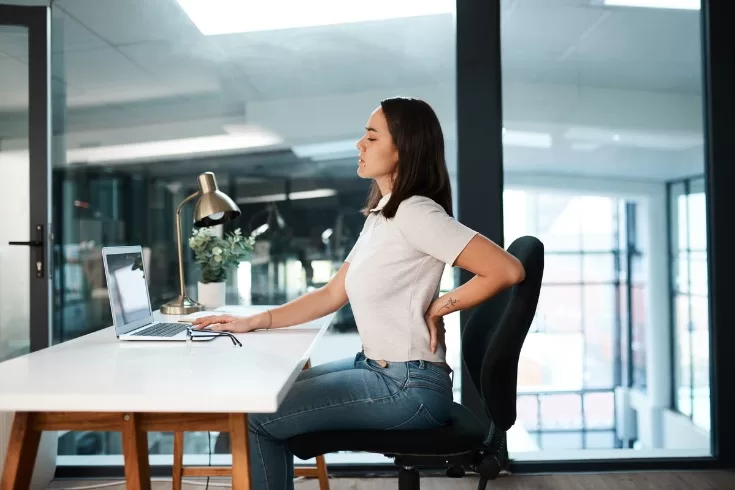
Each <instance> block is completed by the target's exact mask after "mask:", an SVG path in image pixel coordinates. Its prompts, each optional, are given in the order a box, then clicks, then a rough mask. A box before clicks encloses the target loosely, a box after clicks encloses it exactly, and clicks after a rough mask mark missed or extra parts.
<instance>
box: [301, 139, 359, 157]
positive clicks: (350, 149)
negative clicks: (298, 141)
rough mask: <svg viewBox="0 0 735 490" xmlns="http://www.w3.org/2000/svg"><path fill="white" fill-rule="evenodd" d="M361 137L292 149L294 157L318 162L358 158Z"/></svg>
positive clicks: (310, 144)
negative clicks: (358, 143) (358, 144)
mask: <svg viewBox="0 0 735 490" xmlns="http://www.w3.org/2000/svg"><path fill="white" fill-rule="evenodd" d="M359 139H360V138H359V137H355V138H353V139H349V140H340V141H330V142H327V143H309V144H305V145H296V146H293V147H291V151H293V153H294V155H296V156H297V157H299V158H310V159H312V160H314V161H316V162H318V161H323V160H337V159H339V158H349V157H354V158H357V153H358V150H357V146H356V145H357V142H358V141H359Z"/></svg>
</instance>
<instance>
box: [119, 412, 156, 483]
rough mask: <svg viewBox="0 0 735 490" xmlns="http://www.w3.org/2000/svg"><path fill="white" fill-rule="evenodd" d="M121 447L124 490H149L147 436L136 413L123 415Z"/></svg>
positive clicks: (149, 475)
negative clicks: (123, 459) (123, 466)
mask: <svg viewBox="0 0 735 490" xmlns="http://www.w3.org/2000/svg"><path fill="white" fill-rule="evenodd" d="M122 446H123V456H124V458H125V489H126V490H151V469H150V465H149V463H148V434H147V433H146V432H145V431H143V429H142V428H141V426H140V415H139V414H137V413H126V414H125V415H123V423H122Z"/></svg>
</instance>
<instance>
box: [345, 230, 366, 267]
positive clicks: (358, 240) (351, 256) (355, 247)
mask: <svg viewBox="0 0 735 490" xmlns="http://www.w3.org/2000/svg"><path fill="white" fill-rule="evenodd" d="M360 238H362V233H360V237H358V239H357V241H356V242H355V244H354V245H353V246H352V250H350V253H349V254H347V258H346V259H345V262H352V259H354V258H355V254H356V253H357V249H358V248H359V247H360Z"/></svg>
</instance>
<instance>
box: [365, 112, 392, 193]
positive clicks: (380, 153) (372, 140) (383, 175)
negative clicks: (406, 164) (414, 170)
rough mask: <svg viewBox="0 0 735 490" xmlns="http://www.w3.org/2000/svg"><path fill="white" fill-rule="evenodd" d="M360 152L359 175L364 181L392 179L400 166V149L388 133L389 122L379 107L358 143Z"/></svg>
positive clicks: (369, 120) (371, 116)
mask: <svg viewBox="0 0 735 490" xmlns="http://www.w3.org/2000/svg"><path fill="white" fill-rule="evenodd" d="M357 149H358V150H360V155H359V160H358V162H357V175H359V176H360V177H362V178H363V179H373V180H377V181H381V180H383V181H385V180H389V179H392V177H393V175H394V174H395V171H396V167H397V166H398V148H396V145H395V144H394V143H393V138H391V135H390V132H389V131H388V120H387V119H386V118H385V114H383V109H382V108H380V107H378V108H377V109H375V111H373V113H372V114H371V115H370V119H368V122H367V124H366V125H365V135H364V136H363V137H362V138H360V141H358V142H357Z"/></svg>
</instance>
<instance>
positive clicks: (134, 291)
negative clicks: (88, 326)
mask: <svg viewBox="0 0 735 490" xmlns="http://www.w3.org/2000/svg"><path fill="white" fill-rule="evenodd" d="M136 248H137V247H136ZM105 260H106V271H107V287H108V290H109V295H110V306H111V307H112V315H113V316H114V320H115V327H116V330H117V333H118V335H120V334H124V333H128V332H130V331H131V330H134V329H136V328H138V327H140V326H143V325H146V324H147V323H149V322H150V321H151V320H152V313H151V305H150V301H149V298H148V285H147V284H146V279H145V270H144V267H143V253H142V251H141V250H140V248H137V250H136V249H135V248H133V249H131V250H130V251H126V252H123V251H120V252H117V253H116V252H107V253H105Z"/></svg>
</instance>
